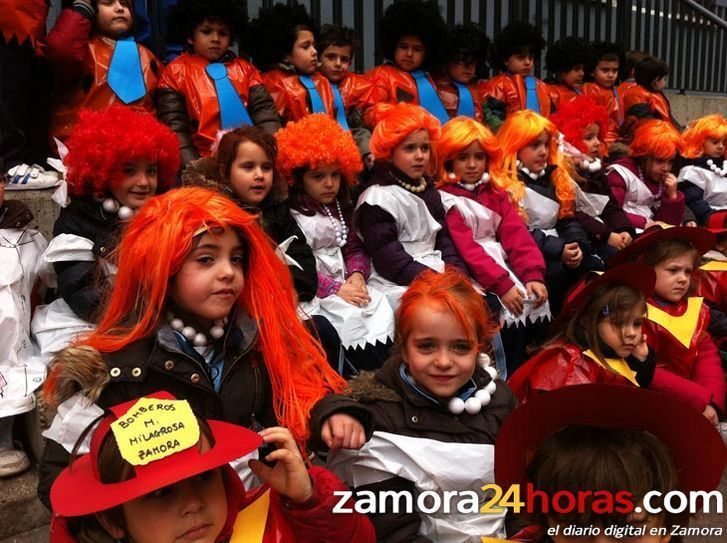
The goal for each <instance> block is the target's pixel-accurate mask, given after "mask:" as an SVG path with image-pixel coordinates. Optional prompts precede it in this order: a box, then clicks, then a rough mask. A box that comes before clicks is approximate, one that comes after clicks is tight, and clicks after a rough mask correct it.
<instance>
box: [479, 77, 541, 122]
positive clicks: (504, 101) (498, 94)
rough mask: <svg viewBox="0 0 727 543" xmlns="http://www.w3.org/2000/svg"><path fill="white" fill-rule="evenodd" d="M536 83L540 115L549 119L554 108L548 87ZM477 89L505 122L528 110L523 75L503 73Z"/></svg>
mask: <svg viewBox="0 0 727 543" xmlns="http://www.w3.org/2000/svg"><path fill="white" fill-rule="evenodd" d="M536 81H537V86H536V93H537V95H538V104H539V105H540V114H541V115H542V116H543V117H549V116H550V113H551V109H552V108H551V103H550V91H549V90H548V85H546V84H545V83H543V82H542V81H541V80H540V79H537V80H536ZM477 89H478V91H479V93H480V95H481V96H482V98H483V99H484V100H485V101H486V102H487V105H488V106H489V108H490V109H491V110H492V112H493V113H494V114H495V115H497V116H498V117H500V118H501V119H503V120H504V119H505V117H507V116H508V115H509V114H510V113H512V112H513V111H520V110H521V109H527V108H526V107H525V104H526V103H527V91H526V90H525V80H524V79H523V77H522V76H521V75H512V74H507V73H501V74H499V75H496V76H495V77H493V78H492V79H489V80H487V81H485V80H482V81H479V82H478V83H477Z"/></svg>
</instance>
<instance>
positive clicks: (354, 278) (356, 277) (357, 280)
mask: <svg viewBox="0 0 727 543" xmlns="http://www.w3.org/2000/svg"><path fill="white" fill-rule="evenodd" d="M346 283H351V284H352V285H354V286H357V287H359V288H360V289H362V290H363V291H364V292H366V293H367V294H368V289H367V288H366V279H364V276H363V273H361V272H353V273H352V274H351V275H350V276H349V277H348V279H346Z"/></svg>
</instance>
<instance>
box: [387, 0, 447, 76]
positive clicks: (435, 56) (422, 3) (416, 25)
mask: <svg viewBox="0 0 727 543" xmlns="http://www.w3.org/2000/svg"><path fill="white" fill-rule="evenodd" d="M446 32H447V25H446V24H445V22H444V19H442V15H441V14H440V12H439V5H438V4H437V2H432V1H428V0H400V1H396V2H394V3H393V4H391V5H390V6H389V7H388V8H386V11H385V12H384V17H383V18H382V19H381V38H382V45H383V52H384V57H386V58H387V59H389V60H392V61H393V60H394V52H395V51H396V44H397V43H398V42H399V40H400V39H401V38H403V37H404V36H416V37H417V38H419V39H420V40H422V43H423V44H424V49H425V54H424V62H423V64H422V69H429V68H430V67H433V66H439V65H440V64H441V52H442V47H441V43H442V36H444V35H445V33H446Z"/></svg>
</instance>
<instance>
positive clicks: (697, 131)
mask: <svg viewBox="0 0 727 543" xmlns="http://www.w3.org/2000/svg"><path fill="white" fill-rule="evenodd" d="M707 138H711V139H715V140H721V139H727V119H725V118H724V117H723V116H722V115H720V114H719V113H715V114H714V115H707V116H706V117H702V118H700V119H697V120H696V121H694V122H693V123H692V125H691V126H690V127H689V128H687V129H686V130H685V131H684V132H683V133H682V156H683V157H684V158H699V157H700V156H702V155H703V154H704V148H703V147H702V146H703V145H704V140H706V139H707Z"/></svg>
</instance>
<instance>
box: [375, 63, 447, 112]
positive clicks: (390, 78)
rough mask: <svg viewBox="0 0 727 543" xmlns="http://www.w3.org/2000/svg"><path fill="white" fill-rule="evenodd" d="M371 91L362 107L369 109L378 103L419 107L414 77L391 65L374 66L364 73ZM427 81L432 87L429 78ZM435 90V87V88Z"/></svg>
mask: <svg viewBox="0 0 727 543" xmlns="http://www.w3.org/2000/svg"><path fill="white" fill-rule="evenodd" d="M366 77H367V78H368V80H369V82H370V84H371V89H370V90H369V92H368V93H367V94H366V96H365V97H364V106H365V107H370V106H373V105H375V104H378V103H382V102H384V103H387V104H398V103H399V102H406V103H407V104H414V105H419V92H418V91H417V84H416V81H414V77H413V76H412V75H411V74H410V73H409V72H405V71H404V70H402V69H401V68H398V67H396V66H395V65H393V64H382V65H381V66H376V67H375V68H373V69H372V70H370V71H368V72H367V73H366ZM428 78H429V81H430V83H431V84H432V85H434V81H433V80H432V78H431V76H428ZM435 88H436V87H435Z"/></svg>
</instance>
